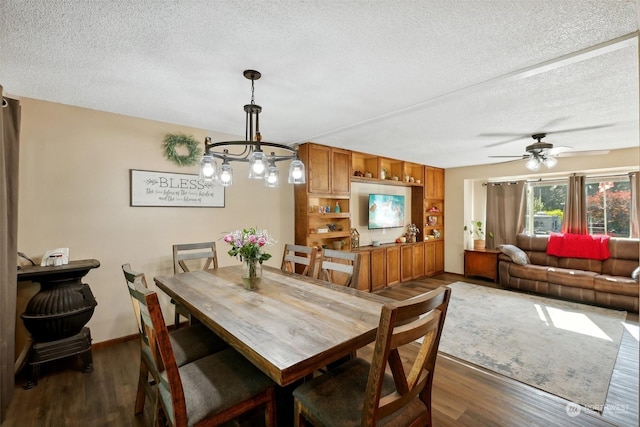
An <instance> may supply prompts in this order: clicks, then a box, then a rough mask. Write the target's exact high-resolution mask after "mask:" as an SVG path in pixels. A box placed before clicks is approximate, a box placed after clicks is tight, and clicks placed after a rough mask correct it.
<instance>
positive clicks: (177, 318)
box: [173, 306, 180, 330]
mask: <svg viewBox="0 0 640 427" xmlns="http://www.w3.org/2000/svg"><path fill="white" fill-rule="evenodd" d="M173 326H174V328H175V329H176V330H178V329H180V313H178V307H177V306H176V313H175V315H174V316H173Z"/></svg>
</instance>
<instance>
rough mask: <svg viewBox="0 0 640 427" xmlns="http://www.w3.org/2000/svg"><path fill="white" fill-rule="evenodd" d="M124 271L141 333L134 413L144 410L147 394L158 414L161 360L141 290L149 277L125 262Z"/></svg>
mask: <svg viewBox="0 0 640 427" xmlns="http://www.w3.org/2000/svg"><path fill="white" fill-rule="evenodd" d="M122 272H123V273H124V277H125V280H126V282H127V287H128V289H129V295H130V296H131V303H132V305H133V312H134V314H135V317H136V321H137V324H138V332H139V334H140V373H139V378H138V391H137V393H136V402H135V407H134V413H135V414H139V413H141V412H142V411H143V410H144V403H145V396H146V397H148V398H149V399H151V401H152V402H153V404H154V416H157V408H158V402H157V395H158V392H157V389H156V388H155V387H154V386H155V384H157V383H158V381H160V369H159V367H158V366H159V364H158V362H159V361H158V360H157V357H155V356H154V354H155V353H156V352H155V351H154V350H153V348H152V341H153V340H152V339H151V338H150V337H149V335H148V329H147V328H145V322H144V316H145V310H144V309H143V308H142V306H141V300H143V294H144V292H142V291H141V290H146V289H147V279H146V277H145V275H144V274H143V273H138V272H136V271H133V270H132V269H131V265H130V264H123V265H122ZM149 375H151V378H149ZM154 423H155V422H154Z"/></svg>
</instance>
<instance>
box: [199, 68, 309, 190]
mask: <svg viewBox="0 0 640 427" xmlns="http://www.w3.org/2000/svg"><path fill="white" fill-rule="evenodd" d="M243 74H244V77H245V78H247V79H249V80H251V103H249V104H246V105H245V106H244V111H245V113H246V114H245V137H244V138H245V140H244V141H225V142H211V138H210V137H206V138H205V140H204V155H203V156H202V160H200V179H201V180H203V181H205V182H213V183H214V184H219V185H222V186H224V187H228V186H230V185H231V184H233V169H232V167H231V162H248V163H249V178H252V179H259V180H263V181H264V183H265V186H267V187H272V188H273V187H277V186H278V184H279V181H280V178H279V175H280V171H279V170H278V167H277V166H276V164H277V163H278V162H282V161H285V160H291V164H290V165H289V179H288V182H289V184H304V183H305V182H306V181H305V170H304V163H302V161H301V160H300V158H299V157H298V151H297V149H296V148H294V147H290V146H288V145H284V144H278V143H275V142H265V141H262V135H261V134H260V113H261V112H262V107H261V106H259V105H257V104H256V103H255V98H254V82H255V81H256V80H258V79H259V78H260V77H261V74H260V72H258V71H255V70H245V71H244V73H243ZM267 147H268V148H269V149H271V148H272V149H274V150H276V151H277V153H278V154H276V151H271V153H270V154H265V152H264V151H263V148H267ZM230 150H234V151H233V152H232V151H230ZM283 152H284V153H283ZM216 159H219V160H221V161H222V164H221V165H220V167H218V162H217V161H216Z"/></svg>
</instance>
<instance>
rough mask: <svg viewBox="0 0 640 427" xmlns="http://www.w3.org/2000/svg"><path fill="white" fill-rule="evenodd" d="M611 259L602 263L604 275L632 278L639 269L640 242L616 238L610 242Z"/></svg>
mask: <svg viewBox="0 0 640 427" xmlns="http://www.w3.org/2000/svg"><path fill="white" fill-rule="evenodd" d="M609 251H610V252H611V258H609V259H608V260H606V261H603V262H602V274H609V275H611V276H627V277H630V276H631V273H632V272H633V270H635V269H636V267H638V258H639V256H640V241H639V240H638V239H623V238H615V239H611V240H610V241H609Z"/></svg>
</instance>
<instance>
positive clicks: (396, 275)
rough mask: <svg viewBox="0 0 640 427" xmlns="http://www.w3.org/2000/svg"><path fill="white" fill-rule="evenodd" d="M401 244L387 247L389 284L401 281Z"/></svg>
mask: <svg viewBox="0 0 640 427" xmlns="http://www.w3.org/2000/svg"><path fill="white" fill-rule="evenodd" d="M400 279H401V278H400V246H390V247H388V248H387V286H391V285H395V284H397V283H400Z"/></svg>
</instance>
